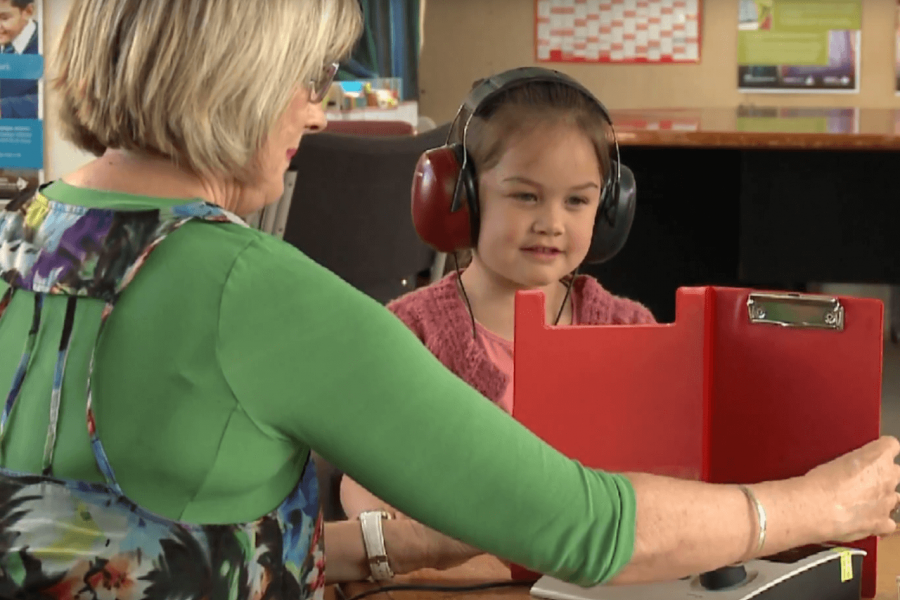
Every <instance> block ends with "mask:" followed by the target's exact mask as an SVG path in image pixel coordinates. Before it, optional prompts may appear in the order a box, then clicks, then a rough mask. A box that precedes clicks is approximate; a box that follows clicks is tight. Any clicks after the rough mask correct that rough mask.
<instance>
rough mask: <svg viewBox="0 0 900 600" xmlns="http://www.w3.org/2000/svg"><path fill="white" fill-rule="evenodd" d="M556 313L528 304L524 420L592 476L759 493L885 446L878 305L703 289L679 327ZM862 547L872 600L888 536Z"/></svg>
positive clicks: (687, 303) (522, 295)
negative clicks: (628, 475) (576, 319)
mask: <svg viewBox="0 0 900 600" xmlns="http://www.w3.org/2000/svg"><path fill="white" fill-rule="evenodd" d="M544 314H545V313H544V295H543V293H541V292H539V291H525V292H519V293H518V294H517V296H516V321H515V375H514V382H513V384H514V404H513V416H514V417H515V418H516V419H518V420H519V421H520V422H521V423H522V424H524V425H525V426H526V427H528V428H529V429H530V430H531V431H533V432H534V433H535V434H537V435H538V436H539V437H541V438H542V439H543V440H544V441H546V442H547V443H549V444H550V445H552V446H553V447H555V448H556V449H558V450H559V451H561V452H562V453H564V454H566V455H567V456H570V457H572V458H575V459H577V460H579V461H580V462H582V463H583V464H585V465H587V466H589V467H594V468H600V469H604V470H609V471H641V472H647V473H656V474H660V475H669V476H674V477H682V478H688V479H699V480H703V481H709V482H715V483H737V482H740V483H755V482H759V481H766V480H772V479H782V478H787V477H793V476H797V475H802V474H803V473H805V472H807V471H808V470H809V469H811V468H812V467H814V466H816V465H818V464H821V463H823V462H826V461H828V460H830V459H833V458H836V457H837V456H839V455H841V454H843V453H845V452H848V451H850V450H852V449H854V448H857V447H859V446H862V445H863V444H865V443H867V442H869V441H872V440H874V439H877V438H878V436H879V434H880V426H881V377H882V373H881V370H882V352H883V319H884V307H883V305H882V303H881V302H880V301H878V300H869V299H860V298H846V297H839V298H836V297H829V296H814V295H805V294H784V293H774V292H759V291H756V290H748V289H737V288H723V287H697V288H681V289H679V290H678V292H677V295H676V315H675V321H674V322H673V323H667V324H657V325H632V326H576V327H551V326H548V325H546V324H545V322H544ZM851 545H852V546H854V547H858V548H862V549H864V550H866V552H867V553H868V554H867V556H866V558H865V560H864V566H863V574H862V577H863V580H862V595H863V596H864V597H867V598H871V597H874V595H875V562H876V552H877V538H867V539H865V540H861V541H859V542H857V543H854V544H851ZM513 574H514V576H516V577H522V578H525V577H527V572H525V571H523V570H520V569H514V573H513Z"/></svg>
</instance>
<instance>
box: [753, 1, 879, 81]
mask: <svg viewBox="0 0 900 600" xmlns="http://www.w3.org/2000/svg"><path fill="white" fill-rule="evenodd" d="M738 1H739V2H740V17H739V22H738V88H739V89H740V91H745V92H788V93H790V92H807V93H808V92H845V93H846V92H851V93H852V92H858V91H859V77H858V74H859V72H860V71H859V61H860V52H859V48H860V41H861V35H860V21H861V14H862V6H861V0H738Z"/></svg>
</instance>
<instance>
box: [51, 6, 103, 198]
mask: <svg viewBox="0 0 900 600" xmlns="http://www.w3.org/2000/svg"><path fill="white" fill-rule="evenodd" d="M43 1H44V57H45V63H47V65H48V71H49V62H50V60H49V59H50V55H51V53H52V52H53V48H54V47H55V45H56V39H57V36H58V35H59V32H60V31H61V30H62V26H63V23H64V22H65V19H66V15H67V14H68V12H69V7H70V6H71V5H72V0H43ZM44 81H45V83H46V82H47V77H46V75H45V79H44ZM55 101H56V96H55V95H54V94H53V91H52V90H50V86H49V85H44V178H45V179H46V180H47V181H50V180H53V179H59V177H61V176H62V175H65V174H66V173H68V172H69V171H74V170H75V169H77V168H78V167H80V166H81V165H83V164H84V163H86V162H87V161H88V160H90V159H91V158H92V156H91V155H90V154H87V153H85V152H82V151H80V150H78V149H77V148H76V147H75V146H73V145H72V144H70V143H69V142H67V141H65V140H63V139H62V138H61V137H60V136H59V126H58V121H57V119H56V111H55V110H54V106H55Z"/></svg>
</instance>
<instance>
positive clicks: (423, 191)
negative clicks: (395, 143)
mask: <svg viewBox="0 0 900 600" xmlns="http://www.w3.org/2000/svg"><path fill="white" fill-rule="evenodd" d="M462 158H463V150H462V147H461V145H460V144H447V145H445V146H441V147H439V148H432V149H431V150H426V151H425V152H424V153H423V154H422V156H420V157H419V161H418V163H416V170H415V174H414V175H413V182H412V219H413V225H414V226H415V228H416V233H417V234H418V235H419V238H421V240H422V241H423V242H425V243H426V244H428V245H429V246H431V247H432V248H434V249H435V250H437V251H438V252H455V251H457V250H462V249H464V248H469V247H471V245H472V220H473V218H477V214H475V215H473V214H472V211H470V207H471V206H472V205H473V204H474V206H475V207H476V211H477V202H476V201H475V198H474V197H473V191H472V185H471V179H472V177H471V174H470V171H469V169H468V168H466V169H465V171H464V170H463V168H462V164H463V160H462ZM454 199H455V200H456V201H455V202H454Z"/></svg>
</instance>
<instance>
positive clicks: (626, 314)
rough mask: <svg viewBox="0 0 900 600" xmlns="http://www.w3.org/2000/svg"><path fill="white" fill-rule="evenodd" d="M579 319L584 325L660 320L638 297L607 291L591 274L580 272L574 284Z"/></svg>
mask: <svg viewBox="0 0 900 600" xmlns="http://www.w3.org/2000/svg"><path fill="white" fill-rule="evenodd" d="M572 295H573V297H574V299H575V309H576V311H577V312H578V315H577V319H576V320H577V322H578V323H580V324H582V325H639V324H648V323H656V319H655V318H654V317H653V313H651V312H650V310H648V309H647V307H645V306H644V305H642V304H641V303H639V302H635V301H634V300H630V299H628V298H624V297H621V296H616V295H614V294H612V293H610V292H609V291H607V290H606V289H605V288H604V287H603V286H602V285H600V282H599V281H597V280H596V279H594V278H593V277H591V276H590V275H579V276H578V277H577V278H576V279H575V282H574V283H573V284H572Z"/></svg>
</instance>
